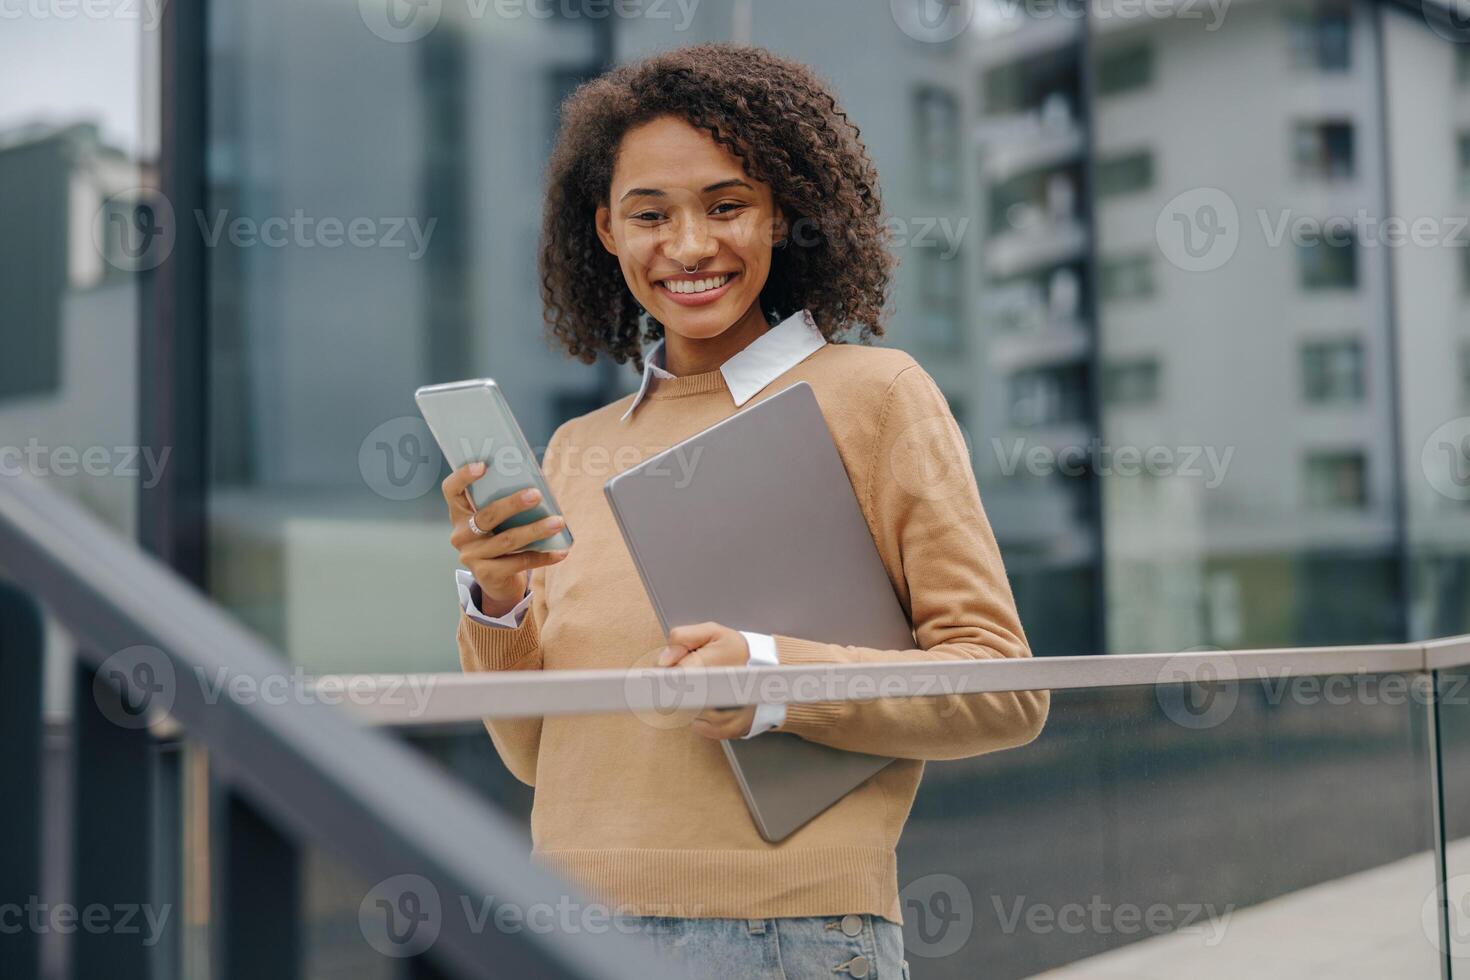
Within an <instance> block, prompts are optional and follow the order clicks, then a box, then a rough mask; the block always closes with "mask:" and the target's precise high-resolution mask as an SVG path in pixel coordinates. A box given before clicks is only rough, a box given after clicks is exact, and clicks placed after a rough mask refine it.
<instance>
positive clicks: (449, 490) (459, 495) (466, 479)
mask: <svg viewBox="0 0 1470 980" xmlns="http://www.w3.org/2000/svg"><path fill="white" fill-rule="evenodd" d="M484 475H485V464H484V463H466V464H465V465H463V466H461V467H460V468H459V469H457V470H455V471H454V472H453V473H451V474H449V475H448V476H446V477H445V478H444V482H443V483H441V484H439V489H441V490H443V491H444V502H445V503H446V504H448V505H449V513H450V514H457V515H461V516H462V515H465V514H469V513H472V512H473V511H474V509H475V508H474V505H472V504H471V503H470V501H469V498H468V497H466V496H465V491H466V490H468V489H469V487H470V484H471V483H474V482H475V481H476V480H478V479H479V478H480V477H482V476H484Z"/></svg>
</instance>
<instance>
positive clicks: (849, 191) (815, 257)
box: [540, 44, 894, 371]
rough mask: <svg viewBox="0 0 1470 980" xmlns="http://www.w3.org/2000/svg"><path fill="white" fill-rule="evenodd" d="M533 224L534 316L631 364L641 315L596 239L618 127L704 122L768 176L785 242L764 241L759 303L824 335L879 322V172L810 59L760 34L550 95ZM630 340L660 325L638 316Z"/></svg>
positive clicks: (870, 330) (592, 356)
mask: <svg viewBox="0 0 1470 980" xmlns="http://www.w3.org/2000/svg"><path fill="white" fill-rule="evenodd" d="M561 111H562V122H561V128H560V131H559V132H558V134H557V139H556V146H555V148H554V149H553V151H552V154H551V161H550V164H549V167H548V179H547V190H546V207H545V212H544V214H543V217H542V224H541V257H540V267H541V298H542V301H543V303H544V306H545V311H546V312H545V317H546V326H547V330H548V333H549V335H550V336H551V337H553V338H555V339H556V340H557V341H559V342H560V343H561V344H562V345H564V346H565V347H566V349H567V351H568V352H569V353H570V354H571V355H572V356H573V357H576V358H577V359H578V360H580V361H582V362H584V363H587V364H590V363H592V362H593V361H595V360H596V359H597V355H598V353H599V352H606V353H607V354H608V355H609V356H611V357H612V358H613V360H615V361H617V362H618V363H619V364H622V363H625V362H626V361H628V360H630V359H631V360H632V361H633V363H634V366H635V367H636V368H637V369H638V370H640V371H641V370H642V369H643V355H642V350H641V347H642V343H641V340H640V331H639V321H640V319H641V318H642V317H644V316H645V315H646V314H645V311H644V310H643V309H642V307H640V306H639V304H638V302H637V300H636V299H635V298H634V297H633V294H632V293H631V292H630V291H629V290H628V287H627V284H626V283H625V282H624V280H623V275H622V272H621V271H620V269H619V267H618V261H617V258H616V257H615V256H613V255H611V254H609V253H608V252H607V251H606V250H605V249H604V248H603V246H602V243H601V242H600V241H599V239H598V237H597V233H596V228H595V214H596V209H597V208H598V206H599V205H606V204H607V203H608V197H609V194H610V191H611V187H612V175H613V166H614V163H615V162H616V158H617V152H618V147H619V146H620V145H621V143H622V139H623V135H624V134H625V133H626V132H627V131H628V130H630V129H632V128H634V127H636V126H639V125H641V124H643V123H645V122H649V121H651V120H653V119H656V118H660V117H663V116H674V117H677V118H680V119H683V120H684V121H686V122H688V123H689V124H690V125H691V126H693V127H694V128H696V129H701V130H705V131H707V132H709V134H710V135H711V136H712V137H713V138H714V140H715V142H716V143H718V144H719V145H721V146H723V147H724V148H725V149H727V150H728V151H729V152H730V153H732V154H733V155H734V156H736V157H737V158H738V159H739V160H740V162H741V166H742V167H743V168H744V170H745V172H746V173H747V174H748V175H750V176H751V177H754V178H755V179H757V180H760V181H762V182H764V183H766V184H768V185H769V186H770V187H771V191H772V194H773V197H774V200H775V203H776V204H778V205H779V206H780V207H781V209H782V210H783V211H784V212H785V216H786V219H787V221H788V223H789V227H790V242H791V247H788V248H782V249H776V250H775V251H774V252H773V253H772V261H771V271H770V275H769V277H768V279H767V281H766V284H765V288H763V289H762V290H761V295H760V304H761V309H762V311H763V312H764V313H765V315H766V316H767V318H768V319H770V320H772V321H773V322H774V321H775V320H777V319H780V318H783V317H786V316H789V315H791V314H792V313H795V312H797V311H798V310H802V309H805V310H809V311H810V312H811V314H812V318H813V319H814V320H815V321H816V324H817V327H818V329H820V330H821V332H822V335H823V336H825V337H826V338H827V339H828V340H837V339H838V338H839V335H841V334H843V333H844V332H846V331H847V330H849V329H852V328H856V329H857V330H858V340H859V341H868V340H870V339H872V338H873V337H878V336H882V334H883V321H884V320H885V319H886V316H887V313H888V310H887V309H886V302H887V293H888V283H889V277H890V275H891V273H892V270H893V265H894V261H893V257H892V255H890V254H889V252H888V249H887V247H886V243H885V235H884V229H883V219H882V201H881V199H880V197H879V193H878V174H877V171H876V170H875V169H874V167H873V164H872V161H871V160H869V159H868V153H867V149H866V148H865V147H864V146H863V143H862V139H861V133H860V131H859V130H858V127H857V126H856V125H855V124H853V123H852V122H851V121H850V120H849V119H848V118H847V114H846V113H845V112H843V111H842V109H841V108H840V107H839V106H838V105H837V100H836V99H835V98H834V97H833V95H832V93H831V92H830V91H829V90H828V88H827V86H826V84H825V83H824V82H823V81H822V80H821V79H820V78H819V77H818V76H817V75H816V73H815V72H813V71H812V70H811V69H810V68H808V67H806V66H805V65H802V64H800V63H798V62H795V61H791V60H789V59H786V58H781V57H778V56H777V55H774V54H772V53H771V52H769V51H767V50H765V49H764V48H757V47H748V46H744V45H733V44H700V45H696V46H693V47H687V48H681V49H678V50H675V51H670V52H667V53H664V54H659V55H656V56H654V57H651V58H647V59H645V60H642V61H637V62H633V63H631V64H628V65H624V66H622V67H619V68H616V69H614V70H613V71H610V72H608V73H607V74H606V75H603V76H601V77H599V78H596V79H593V80H592V81H589V82H587V83H586V84H584V85H582V86H580V87H579V88H578V89H577V90H576V91H575V92H573V93H572V94H571V95H570V96H569V97H568V98H567V100H566V101H565V102H564V103H563V104H562V110H561ZM647 319H648V323H647V326H646V328H645V329H644V330H643V331H642V340H648V341H653V340H657V339H658V338H660V337H662V336H663V325H662V324H661V323H659V322H658V321H657V320H655V319H653V317H651V316H649V317H648V318H647Z"/></svg>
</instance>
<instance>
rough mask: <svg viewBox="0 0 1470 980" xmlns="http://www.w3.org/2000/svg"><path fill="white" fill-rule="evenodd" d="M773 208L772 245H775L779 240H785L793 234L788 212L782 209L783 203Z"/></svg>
mask: <svg viewBox="0 0 1470 980" xmlns="http://www.w3.org/2000/svg"><path fill="white" fill-rule="evenodd" d="M772 210H773V215H772V218H771V245H772V247H775V245H776V243H777V242H784V241H785V240H786V239H787V238H789V237H790V236H791V225H790V224H789V223H788V222H787V221H786V212H785V211H782V210H781V205H779V204H777V205H775V206H774V207H773V209H772Z"/></svg>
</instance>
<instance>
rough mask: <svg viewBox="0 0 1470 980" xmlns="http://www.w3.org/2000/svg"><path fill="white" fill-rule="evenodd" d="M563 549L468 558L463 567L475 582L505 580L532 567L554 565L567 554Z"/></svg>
mask: <svg viewBox="0 0 1470 980" xmlns="http://www.w3.org/2000/svg"><path fill="white" fill-rule="evenodd" d="M567 554H568V553H567V552H566V551H565V550H563V551H518V552H516V553H515V554H513V555H501V556H498V557H495V558H479V559H474V558H472V559H470V560H469V561H467V562H466V563H465V567H466V568H468V569H469V570H470V574H472V575H474V577H475V580H476V581H477V582H497V581H505V580H507V579H510V578H512V577H514V576H515V575H517V574H518V573H520V572H528V571H530V570H531V569H533V568H541V567H543V566H545V565H555V564H556V563H557V562H559V561H561V560H563V559H564V558H566V556H567Z"/></svg>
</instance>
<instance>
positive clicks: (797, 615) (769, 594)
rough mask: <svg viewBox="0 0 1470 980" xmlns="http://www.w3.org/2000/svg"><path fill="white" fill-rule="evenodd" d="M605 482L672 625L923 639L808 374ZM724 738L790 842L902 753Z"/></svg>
mask: <svg viewBox="0 0 1470 980" xmlns="http://www.w3.org/2000/svg"><path fill="white" fill-rule="evenodd" d="M675 454H682V457H678V458H676V457H675ZM604 490H605V492H606V494H607V501H608V504H609V505H610V506H611V507H612V512H613V515H614V516H615V517H616V518H617V522H618V527H619V528H620V529H621V530H622V533H623V539H624V540H625V541H626V542H627V543H628V551H629V552H630V553H631V554H632V556H633V562H634V564H635V565H637V567H638V573H639V575H641V576H642V578H643V586H644V588H645V589H647V590H648V597H649V599H650V600H651V601H652V602H653V608H654V610H655V611H656V612H657V614H658V618H659V622H660V623H661V624H662V625H663V628H664V632H665V633H667V632H668V631H669V629H671V628H672V627H674V626H684V625H688V624H690V623H702V622H705V621H714V622H717V623H722V624H724V625H725V626H729V627H731V628H732V629H738V630H747V631H750V632H755V633H773V634H774V633H779V634H783V635H786V636H795V637H800V638H801V639H805V640H814V641H818V642H825V643H841V644H852V645H856V646H866V647H876V648H878V649H883V650H909V649H913V648H914V646H915V643H914V634H913V629H912V628H911V627H910V625H909V622H908V619H907V617H906V616H905V615H904V612H903V607H902V606H900V605H899V602H898V597H897V596H896V595H895V594H894V592H893V586H892V585H891V584H890V583H889V581H888V574H887V572H885V571H884V568H883V562H882V560H881V559H880V558H879V556H878V548H877V546H876V545H875V544H874V543H873V537H872V533H871V532H870V531H869V530H868V524H867V521H866V520H864V519H863V514H862V511H861V509H860V508H859V507H858V502H857V496H856V494H854V493H853V489H852V483H851V481H850V480H849V479H848V476H847V470H846V469H845V468H844V467H843V465H842V458H841V457H840V456H839V455H838V454H837V446H836V445H835V444H834V443H833V442H832V434H831V432H830V431H829V430H828V429H827V422H826V419H824V418H823V417H822V411H821V408H820V407H818V405H817V398H816V395H815V394H813V392H812V387H811V385H809V384H807V383H806V382H800V383H798V384H795V385H792V386H791V387H790V388H786V389H784V390H783V391H780V392H778V393H777V394H775V395H772V396H770V397H769V398H766V399H765V400H763V401H761V402H758V403H757V404H755V405H752V406H750V407H748V408H746V409H743V410H742V411H739V412H736V413H735V414H734V415H732V416H730V417H729V418H727V419H725V420H724V421H721V422H719V423H717V424H715V425H713V426H711V427H710V428H708V429H706V430H704V431H703V432H701V433H699V434H698V435H695V436H691V437H690V438H689V439H686V440H685V441H684V442H681V443H679V444H678V445H676V446H673V447H670V448H669V449H667V450H665V451H664V452H662V453H659V454H658V455H656V456H652V457H650V458H648V459H647V460H644V461H643V462H642V463H640V464H638V465H637V466H635V467H633V468H631V469H629V470H626V471H624V472H622V473H619V474H618V475H617V476H615V477H613V478H612V479H611V480H609V481H608V482H607V484H606V486H605V487H604ZM711 555H718V556H719V560H718V561H711V560H709V556H711ZM721 744H723V745H724V747H725V754H726V756H728V757H729V760H730V766H731V768H733V769H734V771H735V778H736V779H737V780H738V781H739V784H740V791H741V793H743V794H744V796H745V802H746V804H747V806H749V807H750V814H751V816H752V817H753V818H754V819H755V824H756V828H757V829H758V830H759V831H760V834H761V836H762V837H764V838H765V839H766V840H768V841H778V840H782V839H784V838H785V837H787V836H788V835H790V834H791V833H792V832H793V831H795V830H796V829H797V828H798V827H800V826H801V825H802V824H804V823H806V822H807V821H809V820H811V819H812V818H813V817H815V816H816V815H817V814H819V813H821V812H822V811H823V810H825V809H827V807H829V806H831V805H832V804H833V803H836V802H837V801H838V800H840V799H841V798H842V797H843V796H845V795H846V794H847V793H849V792H851V791H852V790H853V789H854V788H856V787H857V786H858V785H859V784H861V783H862V782H863V781H864V780H866V779H868V778H869V777H870V776H872V775H873V774H874V773H876V772H877V771H878V770H880V769H882V768H883V767H884V766H886V765H887V764H888V763H890V762H892V761H893V760H892V759H890V758H887V757H885V756H876V755H864V754H861V753H857V752H844V751H841V750H839V749H833V748H829V747H827V746H824V745H817V744H816V743H814V742H808V741H805V740H803V739H801V738H799V737H797V736H795V735H789V734H786V733H782V732H767V733H766V734H764V735H758V736H756V737H755V738H752V739H729V740H726V741H724V742H723V743H721Z"/></svg>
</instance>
